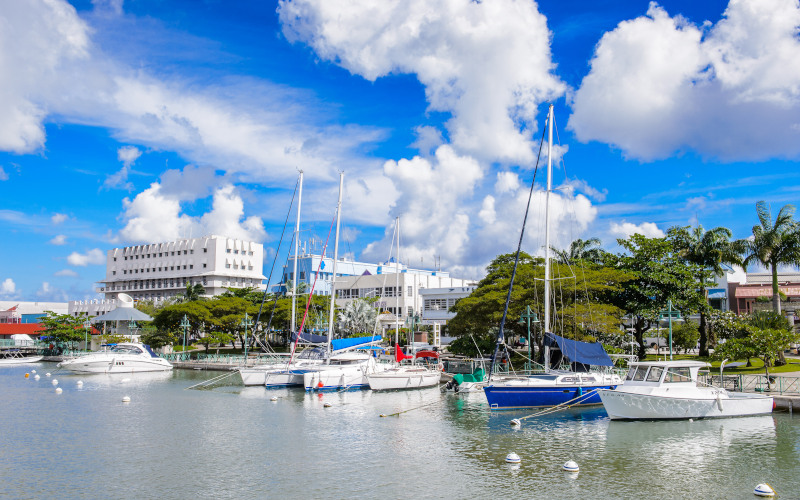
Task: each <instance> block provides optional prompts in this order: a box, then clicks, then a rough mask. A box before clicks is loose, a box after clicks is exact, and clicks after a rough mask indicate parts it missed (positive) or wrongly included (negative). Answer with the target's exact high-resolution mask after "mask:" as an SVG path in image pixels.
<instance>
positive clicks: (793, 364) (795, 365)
mask: <svg viewBox="0 0 800 500" xmlns="http://www.w3.org/2000/svg"><path fill="white" fill-rule="evenodd" d="M657 359H661V360H663V359H665V358H664V355H663V354H662V355H661V356H658V358H657ZM667 359H669V355H667ZM672 359H674V360H678V359H691V360H696V361H705V362H707V363H711V367H710V368H709V370H711V372H716V373H717V374H719V365H720V361H716V360H710V359H709V358H706V357H701V356H696V355H693V354H674V355H673V356H672ZM646 360H647V361H655V360H656V356H655V355H654V354H648V355H647V359H646ZM736 361H738V362H744V363H746V362H747V360H746V359H737V360H736ZM786 361H788V363H787V364H785V365H783V366H770V367H769V373H770V375H772V374H773V373H788V372H800V359H791V358H787V359H786ZM750 362H751V363H752V365H753V366H750V367H748V366H739V367H736V368H725V373H728V374H731V375H734V374H739V373H741V374H745V375H763V374H764V362H763V361H761V360H760V359H758V358H751V359H750ZM728 363H733V360H730V361H728ZM726 366H727V363H726Z"/></svg>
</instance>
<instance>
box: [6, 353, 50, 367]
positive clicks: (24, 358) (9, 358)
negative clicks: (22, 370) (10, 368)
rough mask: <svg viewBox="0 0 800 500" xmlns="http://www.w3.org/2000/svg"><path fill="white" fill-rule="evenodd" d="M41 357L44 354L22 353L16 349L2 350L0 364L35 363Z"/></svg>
mask: <svg viewBox="0 0 800 500" xmlns="http://www.w3.org/2000/svg"><path fill="white" fill-rule="evenodd" d="M42 358H44V356H39V355H29V354H23V353H22V352H20V351H18V350H13V351H4V352H3V353H2V354H0V366H3V365H21V364H24V363H36V362H37V361H41V360H42Z"/></svg>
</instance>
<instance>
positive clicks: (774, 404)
mask: <svg viewBox="0 0 800 500" xmlns="http://www.w3.org/2000/svg"><path fill="white" fill-rule="evenodd" d="M790 404H791V403H790ZM777 407H778V404H777V403H776V402H775V400H774V399H773V400H772V411H775V408H777ZM789 408H791V406H789Z"/></svg>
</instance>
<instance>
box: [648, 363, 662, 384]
mask: <svg viewBox="0 0 800 500" xmlns="http://www.w3.org/2000/svg"><path fill="white" fill-rule="evenodd" d="M662 373H664V369H663V368H662V367H660V366H653V367H651V368H650V373H648V374H647V379H646V380H647V382H658V381H659V380H661V374H662Z"/></svg>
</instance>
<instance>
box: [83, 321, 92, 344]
mask: <svg viewBox="0 0 800 500" xmlns="http://www.w3.org/2000/svg"><path fill="white" fill-rule="evenodd" d="M91 326H92V323H91V322H90V321H89V320H88V319H87V320H86V321H84V322H83V350H84V351H88V350H89V344H88V340H87V339H88V338H89V328H90V327H91Z"/></svg>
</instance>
